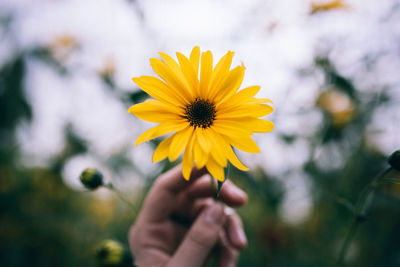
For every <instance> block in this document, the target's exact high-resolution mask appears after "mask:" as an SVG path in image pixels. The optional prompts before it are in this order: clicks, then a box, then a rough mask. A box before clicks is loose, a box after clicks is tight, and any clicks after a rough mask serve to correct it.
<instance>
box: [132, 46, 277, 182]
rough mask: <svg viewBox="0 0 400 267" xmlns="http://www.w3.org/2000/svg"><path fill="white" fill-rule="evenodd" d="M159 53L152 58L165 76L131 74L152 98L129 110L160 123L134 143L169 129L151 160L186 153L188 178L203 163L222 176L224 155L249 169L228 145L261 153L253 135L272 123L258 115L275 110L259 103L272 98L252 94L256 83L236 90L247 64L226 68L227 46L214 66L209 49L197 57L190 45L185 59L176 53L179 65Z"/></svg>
mask: <svg viewBox="0 0 400 267" xmlns="http://www.w3.org/2000/svg"><path fill="white" fill-rule="evenodd" d="M159 54H160V56H161V58H162V59H163V61H164V62H163V61H162V60H160V59H156V58H151V59H150V63H151V66H152V67H153V69H154V71H155V72H156V73H157V74H158V75H159V76H160V77H161V78H162V79H163V80H164V81H162V80H160V79H158V78H156V77H152V76H141V77H139V78H133V81H134V82H135V83H136V84H137V85H138V86H139V87H140V88H141V89H143V90H144V91H145V92H147V93H148V94H149V95H150V96H152V97H154V98H155V99H149V100H147V101H145V102H144V103H140V104H136V105H134V106H132V107H130V108H129V111H128V112H130V113H132V114H134V115H135V116H137V117H138V118H140V119H142V120H146V121H149V122H154V123H159V125H157V126H156V127H154V128H151V129H149V130H147V131H146V132H144V133H143V134H141V135H140V136H139V137H138V138H137V140H136V145H138V144H140V143H142V142H146V141H148V140H151V139H153V138H156V137H159V136H162V135H165V134H168V133H173V134H172V135H171V136H169V137H168V138H167V139H165V140H163V141H162V142H161V143H160V144H159V146H158V147H157V149H156V150H155V152H154V154H153V162H157V161H160V160H163V159H165V158H166V157H168V158H169V160H170V161H174V160H176V159H177V158H178V157H179V155H180V154H181V153H182V152H184V154H183V161H182V172H183V176H184V178H185V179H187V180H189V178H190V172H191V169H192V167H193V166H194V165H195V166H196V167H197V168H201V167H204V166H205V167H206V168H207V170H208V171H209V173H210V174H211V175H212V176H214V177H215V178H216V179H218V180H219V181H224V167H226V166H227V163H228V160H229V161H230V162H231V163H232V164H233V165H234V166H235V167H237V168H238V169H240V170H244V171H246V170H248V168H247V167H246V166H244V165H243V164H242V163H241V162H240V161H239V159H238V158H237V157H236V155H235V153H234V151H233V149H232V146H233V147H236V148H238V149H240V150H243V151H245V152H249V153H258V152H260V150H259V148H258V146H257V144H256V143H255V142H254V140H253V139H251V135H252V134H253V133H264V132H269V131H271V130H272V129H273V128H274V124H273V123H272V122H270V121H267V120H263V119H259V117H262V116H265V115H268V114H270V113H271V112H272V111H273V108H272V107H271V106H269V105H266V104H263V103H272V101H271V100H269V99H265V98H263V99H259V98H255V97H254V95H255V94H256V93H257V92H258V91H259V90H260V86H251V87H248V88H245V89H243V90H240V91H238V90H239V87H240V85H241V83H242V81H243V77H244V70H245V67H244V66H243V64H242V65H241V66H237V67H236V68H233V69H231V70H230V67H231V62H232V58H233V54H234V53H233V52H231V51H228V53H226V55H225V56H223V57H222V58H221V59H220V60H219V61H218V63H217V64H216V65H215V67H214V68H213V58H212V54H211V52H210V51H206V52H203V53H201V56H200V48H199V47H195V48H193V50H192V52H191V54H190V57H189V58H187V57H185V56H184V55H182V54H181V53H176V55H177V58H178V62H179V64H178V63H177V62H176V61H175V60H174V59H173V58H172V57H170V56H169V55H167V54H165V53H159ZM199 63H201V64H199ZM199 65H201V66H199ZM199 73H200V75H199ZM199 76H200V77H199ZM199 78H200V79H199Z"/></svg>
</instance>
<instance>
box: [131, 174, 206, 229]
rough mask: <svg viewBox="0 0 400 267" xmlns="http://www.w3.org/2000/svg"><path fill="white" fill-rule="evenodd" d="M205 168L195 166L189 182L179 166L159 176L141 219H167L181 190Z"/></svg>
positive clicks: (147, 199) (148, 220) (153, 220)
mask: <svg viewBox="0 0 400 267" xmlns="http://www.w3.org/2000/svg"><path fill="white" fill-rule="evenodd" d="M205 172H206V170H205V169H200V170H198V169H196V168H193V170H192V174H191V180H190V181H189V182H188V181H186V180H184V178H183V176H182V168H181V166H178V167H176V168H174V169H172V170H170V171H168V172H166V173H165V174H163V175H162V176H160V177H159V178H158V180H157V181H156V182H155V183H154V186H153V187H152V189H151V190H150V192H149V194H148V196H147V198H146V200H145V202H144V204H143V208H142V211H141V214H140V218H139V219H140V220H144V221H146V222H155V221H160V220H164V219H167V218H168V217H169V215H170V213H171V211H172V210H173V209H174V208H175V204H176V201H177V198H178V196H179V194H178V193H179V192H180V191H181V190H184V189H185V188H186V187H189V185H191V184H192V183H193V182H194V181H195V180H196V179H197V178H198V177H200V176H201V175H202V174H204V173H205Z"/></svg>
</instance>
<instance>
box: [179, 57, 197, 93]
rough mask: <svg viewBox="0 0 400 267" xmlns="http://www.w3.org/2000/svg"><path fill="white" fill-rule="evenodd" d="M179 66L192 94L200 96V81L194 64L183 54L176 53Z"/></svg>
mask: <svg viewBox="0 0 400 267" xmlns="http://www.w3.org/2000/svg"><path fill="white" fill-rule="evenodd" d="M176 56H177V58H178V61H179V64H180V66H181V69H182V73H183V74H184V75H185V78H186V80H187V81H188V83H189V85H190V87H191V89H192V93H193V94H194V95H198V91H199V79H198V74H197V72H196V70H195V69H194V67H193V64H192V63H191V62H190V61H189V59H187V58H186V57H185V56H184V55H182V54H181V53H176Z"/></svg>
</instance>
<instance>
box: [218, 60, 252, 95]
mask: <svg viewBox="0 0 400 267" xmlns="http://www.w3.org/2000/svg"><path fill="white" fill-rule="evenodd" d="M244 70H245V67H244V66H243V65H242V66H238V67H236V68H234V69H233V70H231V71H230V72H229V74H228V76H227V77H226V78H225V80H224V81H223V82H222V83H221V85H220V87H219V88H215V90H217V94H216V95H215V98H213V99H214V102H216V103H218V102H220V101H223V99H224V98H229V97H231V96H232V95H233V94H235V93H236V92H237V90H239V87H240V85H241V84H242V82H243V78H244Z"/></svg>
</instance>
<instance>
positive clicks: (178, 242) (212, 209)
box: [128, 166, 247, 267]
mask: <svg viewBox="0 0 400 267" xmlns="http://www.w3.org/2000/svg"><path fill="white" fill-rule="evenodd" d="M210 179H211V178H210V176H209V175H208V174H206V170H205V169H201V170H197V169H193V170H192V175H191V180H190V181H185V180H184V179H183V177H182V171H181V167H180V166H178V167H176V168H174V169H172V170H170V171H169V172H167V173H165V174H163V175H162V176H161V177H159V178H158V179H157V181H156V182H155V183H154V185H153V187H152V188H151V190H150V192H149V194H148V196H147V197H146V200H145V202H144V204H143V208H142V210H141V212H140V214H139V217H138V218H137V221H136V223H135V224H134V225H132V227H131V229H130V231H129V236H128V238H129V244H130V247H131V250H132V253H133V255H134V258H135V264H136V265H137V266H140V267H141V266H146V267H148V266H163V267H164V266H169V267H186V266H190V267H198V266H203V265H204V264H205V262H206V261H207V259H208V256H209V254H210V251H211V250H212V249H213V248H214V247H215V245H217V244H218V248H219V249H218V255H217V262H218V266H219V267H231V266H235V265H236V263H237V260H238V256H239V251H240V250H242V249H243V248H245V246H246V245H247V239H246V235H245V233H244V231H243V226H242V222H241V220H240V218H239V216H238V215H237V214H236V213H235V212H234V211H233V210H232V209H231V208H228V207H227V206H226V205H228V206H231V207H237V206H241V205H243V204H245V203H246V201H247V195H246V193H244V192H243V191H242V190H241V189H239V188H238V187H236V186H235V185H234V184H233V183H232V182H230V181H229V180H228V181H226V182H225V183H224V186H223V187H222V190H221V192H220V195H219V199H220V200H221V201H222V203H215V201H214V200H213V199H212V196H213V195H214V194H215V191H213V189H212V188H211V185H210Z"/></svg>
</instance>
